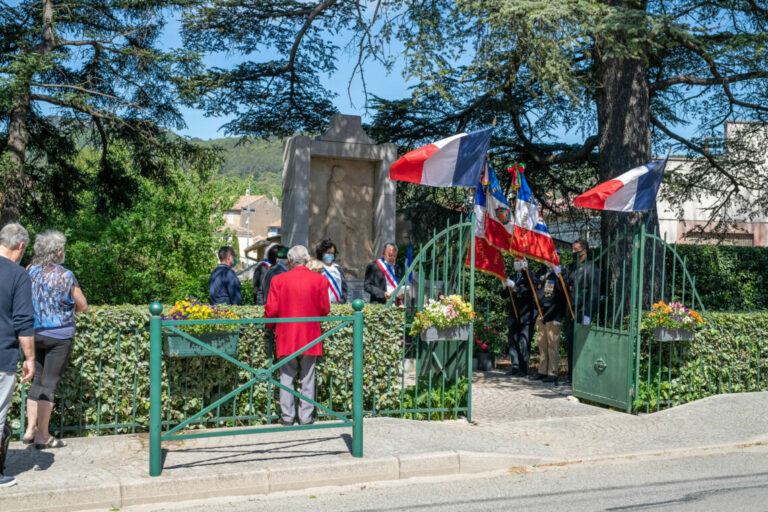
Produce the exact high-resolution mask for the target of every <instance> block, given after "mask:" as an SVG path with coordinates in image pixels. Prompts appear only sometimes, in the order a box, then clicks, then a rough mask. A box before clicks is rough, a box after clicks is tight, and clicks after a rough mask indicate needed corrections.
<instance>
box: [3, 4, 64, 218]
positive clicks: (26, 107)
mask: <svg viewBox="0 0 768 512" xmlns="http://www.w3.org/2000/svg"><path fill="white" fill-rule="evenodd" d="M42 4H43V5H42V11H41V19H40V20H41V25H42V27H43V30H42V33H41V38H40V43H39V44H37V45H36V46H35V47H34V48H32V49H31V53H39V54H40V55H47V54H49V53H51V52H52V51H53V50H54V49H55V47H56V31H55V29H54V26H53V0H44V1H43V2H42ZM16 80H17V81H18V82H19V83H20V84H21V85H22V87H21V89H23V90H24V92H23V93H21V94H19V95H17V96H16V98H15V102H14V106H13V109H12V110H11V113H10V116H9V120H8V141H7V142H6V145H5V149H4V151H3V156H4V157H5V158H4V160H6V161H5V162H4V163H3V165H2V167H0V170H2V181H3V189H4V190H3V192H2V194H0V201H2V206H1V207H0V226H4V225H6V224H7V223H9V222H17V221H18V220H19V216H20V215H21V207H22V205H23V201H24V195H25V194H26V193H28V192H29V186H28V182H27V177H26V175H25V173H24V162H25V158H26V152H27V144H28V143H29V129H28V128H27V121H28V118H29V113H30V108H31V105H30V103H31V98H30V94H31V92H30V85H29V84H30V83H31V82H32V72H31V71H30V72H28V73H25V74H24V75H23V76H20V77H17V78H16ZM0 162H1V161H0Z"/></svg>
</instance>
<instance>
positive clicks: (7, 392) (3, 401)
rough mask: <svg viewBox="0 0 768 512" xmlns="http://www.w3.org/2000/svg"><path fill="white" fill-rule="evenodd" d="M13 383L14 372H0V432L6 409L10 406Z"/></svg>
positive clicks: (14, 381)
mask: <svg viewBox="0 0 768 512" xmlns="http://www.w3.org/2000/svg"><path fill="white" fill-rule="evenodd" d="M15 385H16V374H15V373H14V372H0V433H2V432H3V427H4V426H5V418H6V416H7V415H8V409H10V408H11V398H12V397H13V388H14V386H15Z"/></svg>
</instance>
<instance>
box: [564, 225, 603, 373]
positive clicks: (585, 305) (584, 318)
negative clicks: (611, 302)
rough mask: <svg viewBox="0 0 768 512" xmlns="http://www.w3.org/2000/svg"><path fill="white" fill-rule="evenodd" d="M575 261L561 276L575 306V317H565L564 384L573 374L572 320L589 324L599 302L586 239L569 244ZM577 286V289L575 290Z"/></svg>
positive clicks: (595, 270) (596, 281) (592, 264)
mask: <svg viewBox="0 0 768 512" xmlns="http://www.w3.org/2000/svg"><path fill="white" fill-rule="evenodd" d="M571 250H572V251H573V256H574V258H576V261H575V262H573V263H571V264H570V265H568V266H567V267H566V268H565V273H564V274H563V278H564V279H565V284H566V286H568V295H569V296H570V298H571V304H572V305H573V307H574V308H575V311H574V312H575V314H576V318H575V319H572V318H571V317H570V315H569V316H566V318H565V326H564V327H565V351H566V353H567V354H568V378H567V379H566V380H565V381H563V383H564V384H570V382H571V377H572V376H573V331H574V328H573V327H574V322H578V323H580V324H583V325H589V324H590V323H591V321H592V319H593V318H594V317H595V316H596V315H597V309H598V305H599V304H600V287H599V285H600V283H599V282H598V279H597V275H596V274H597V269H596V268H595V264H594V263H592V262H591V261H590V262H587V251H588V250H589V243H588V242H587V241H586V240H576V241H575V242H573V244H572V245H571ZM577 288H578V290H577Z"/></svg>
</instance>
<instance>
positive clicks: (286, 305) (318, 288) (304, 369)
mask: <svg viewBox="0 0 768 512" xmlns="http://www.w3.org/2000/svg"><path fill="white" fill-rule="evenodd" d="M288 263H289V264H290V266H291V270H289V271H288V272H285V273H282V274H280V275H277V276H275V277H274V278H273V279H272V282H271V283H270V286H269V295H267V305H266V307H265V309H264V316H265V317H266V318H299V317H313V316H314V317H318V316H326V315H327V314H328V313H329V312H330V311H331V304H330V302H329V300H328V281H327V280H326V279H325V277H323V276H322V275H320V274H318V273H316V272H312V271H311V270H309V269H308V268H307V267H306V265H307V263H309V252H307V248H306V247H304V246H303V245H296V246H294V247H292V248H291V250H290V251H288ZM267 327H268V328H270V329H275V339H276V346H277V357H278V358H280V357H285V356H289V355H291V354H293V353H294V352H296V351H297V350H299V349H301V348H302V347H304V346H306V345H308V344H309V343H311V342H312V341H314V340H315V339H317V338H319V337H320V336H321V335H322V332H321V331H320V322H296V323H289V322H287V323H279V324H267ZM321 355H323V346H322V343H318V344H317V345H315V346H313V347H312V348H310V349H308V350H307V351H306V352H303V353H302V355H300V356H299V357H297V358H295V359H293V360H291V361H290V362H288V363H287V364H285V365H283V366H282V367H281V368H280V383H281V384H282V385H283V386H286V387H289V388H293V379H294V377H296V372H297V370H298V371H299V380H300V382H301V394H302V395H304V396H307V397H309V398H311V399H313V400H314V399H315V361H316V359H317V356H321ZM293 398H294V397H293V395H292V394H291V393H289V392H287V391H285V390H283V389H281V390H280V409H281V410H282V418H281V420H280V422H281V423H282V424H283V425H293V423H294V421H295V419H296V407H295V405H294V400H293ZM314 411H315V407H314V406H313V405H312V404H310V403H308V402H305V401H304V400H301V401H300V402H299V423H300V424H302V425H309V424H311V423H313V422H314V418H313V414H314Z"/></svg>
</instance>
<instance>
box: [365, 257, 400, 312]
mask: <svg viewBox="0 0 768 512" xmlns="http://www.w3.org/2000/svg"><path fill="white" fill-rule="evenodd" d="M396 260H397V246H396V245H395V244H392V243H388V244H386V245H385V246H384V251H383V252H382V253H381V258H379V259H378V260H376V261H372V262H371V263H369V264H368V266H366V267H365V280H364V281H363V289H364V290H365V291H366V292H368V293H369V294H370V295H371V302H372V303H378V304H386V302H387V301H388V300H389V297H390V296H391V295H392V292H393V291H394V289H395V288H396V287H397V283H399V282H400V279H402V277H403V269H402V268H401V267H400V266H399V265H398V264H397V263H396V262H395V261H396ZM402 294H403V289H402V288H401V289H400V292H399V293H398V296H402Z"/></svg>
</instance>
